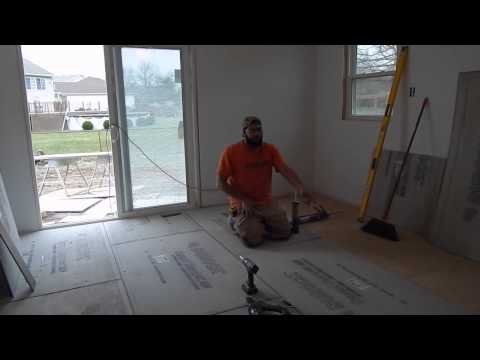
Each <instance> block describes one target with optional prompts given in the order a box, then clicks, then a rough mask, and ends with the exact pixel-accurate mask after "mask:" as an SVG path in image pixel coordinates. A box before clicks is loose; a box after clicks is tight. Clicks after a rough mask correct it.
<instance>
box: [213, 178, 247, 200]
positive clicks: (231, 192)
mask: <svg viewBox="0 0 480 360" xmlns="http://www.w3.org/2000/svg"><path fill="white" fill-rule="evenodd" d="M219 186H220V188H221V190H223V191H224V192H225V193H227V195H230V196H232V197H234V198H236V199H238V200H240V201H246V202H250V203H251V202H254V201H253V199H251V198H250V197H248V196H247V195H245V194H243V193H242V192H241V191H239V190H237V189H236V188H235V187H233V186H232V185H230V184H228V183H227V182H226V181H219Z"/></svg>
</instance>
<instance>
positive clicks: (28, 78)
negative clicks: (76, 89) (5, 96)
mask: <svg viewBox="0 0 480 360" xmlns="http://www.w3.org/2000/svg"><path fill="white" fill-rule="evenodd" d="M23 71H24V74H25V88H26V90H27V102H28V110H29V112H30V113H38V112H52V111H55V110H54V108H55V91H54V85H53V74H52V73H50V72H48V71H47V70H45V69H44V68H42V67H40V66H38V65H37V64H34V63H33V62H31V61H30V60H27V59H23Z"/></svg>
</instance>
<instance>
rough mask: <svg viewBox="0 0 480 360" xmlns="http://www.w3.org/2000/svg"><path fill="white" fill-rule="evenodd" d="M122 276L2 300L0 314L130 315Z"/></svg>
mask: <svg viewBox="0 0 480 360" xmlns="http://www.w3.org/2000/svg"><path fill="white" fill-rule="evenodd" d="M130 314H132V311H131V309H130V305H129V303H128V298H127V295H126V292H125V289H124V288H123V285H122V282H121V281H120V280H115V281H111V282H106V283H102V284H97V285H91V286H87V287H82V288H77V289H73V290H69V291H62V292H59V293H54V294H49V295H43V296H37V297H33V298H28V299H23V300H19V301H14V302H11V303H7V304H0V315H130Z"/></svg>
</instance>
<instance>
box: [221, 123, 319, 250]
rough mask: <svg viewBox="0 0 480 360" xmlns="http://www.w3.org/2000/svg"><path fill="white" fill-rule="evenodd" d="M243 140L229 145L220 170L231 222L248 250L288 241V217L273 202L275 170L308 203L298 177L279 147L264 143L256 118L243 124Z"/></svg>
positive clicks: (289, 232)
mask: <svg viewBox="0 0 480 360" xmlns="http://www.w3.org/2000/svg"><path fill="white" fill-rule="evenodd" d="M242 130H243V140H242V141H241V142H239V143H236V144H233V145H230V146H228V147H227V148H226V149H225V150H224V151H223V153H222V156H221V158H220V161H219V164H218V169H217V176H218V177H217V181H218V187H219V188H220V189H221V190H223V191H224V192H225V193H227V194H228V195H229V202H230V210H229V213H230V215H229V218H228V222H229V224H230V226H231V228H232V230H233V231H234V232H235V233H236V234H237V235H239V236H240V237H241V238H242V240H243V241H244V243H245V245H246V246H248V247H256V246H258V245H260V244H262V243H263V242H264V240H265V239H271V240H286V239H288V238H289V237H290V234H291V225H290V223H289V221H288V218H287V214H286V213H285V211H284V210H283V209H282V208H280V207H279V205H278V203H277V202H276V201H274V200H273V199H272V189H271V187H272V167H274V168H275V170H276V172H278V173H280V174H281V175H282V176H283V177H284V178H285V179H286V180H287V181H288V182H289V183H290V184H291V185H292V186H293V187H294V189H295V191H296V192H297V195H298V196H304V197H305V198H306V199H308V200H309V201H310V200H311V197H310V195H308V194H307V193H304V190H303V184H302V182H301V180H300V179H299V177H298V175H297V174H296V173H295V172H294V171H293V170H292V169H291V168H290V167H288V166H287V165H286V164H285V162H284V160H283V157H282V155H281V154H280V152H279V151H278V150H277V148H276V147H275V146H274V145H272V144H268V143H264V142H263V132H262V123H261V121H260V119H259V118H257V117H255V116H248V117H246V118H245V119H244V121H243V127H242Z"/></svg>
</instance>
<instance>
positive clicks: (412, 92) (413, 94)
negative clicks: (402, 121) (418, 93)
mask: <svg viewBox="0 0 480 360" xmlns="http://www.w3.org/2000/svg"><path fill="white" fill-rule="evenodd" d="M409 91H410V93H409V94H410V95H409V96H410V97H414V96H415V87H413V86H411V87H410V88H409Z"/></svg>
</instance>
